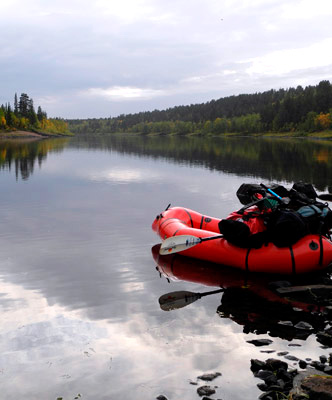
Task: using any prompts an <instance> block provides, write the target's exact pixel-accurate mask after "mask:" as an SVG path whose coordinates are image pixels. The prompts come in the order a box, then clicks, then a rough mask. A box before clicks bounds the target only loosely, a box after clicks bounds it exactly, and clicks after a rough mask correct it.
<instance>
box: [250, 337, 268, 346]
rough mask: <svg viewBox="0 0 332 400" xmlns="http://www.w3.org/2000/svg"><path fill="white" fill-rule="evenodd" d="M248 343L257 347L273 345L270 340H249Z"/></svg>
mask: <svg viewBox="0 0 332 400" xmlns="http://www.w3.org/2000/svg"><path fill="white" fill-rule="evenodd" d="M247 343H250V344H253V345H255V346H268V345H269V344H271V343H273V341H272V340H270V339H254V340H247Z"/></svg>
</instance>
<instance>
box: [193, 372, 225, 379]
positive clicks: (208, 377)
mask: <svg viewBox="0 0 332 400" xmlns="http://www.w3.org/2000/svg"><path fill="white" fill-rule="evenodd" d="M218 376H221V373H220V372H213V373H211V374H204V375H201V376H198V377H197V379H201V380H202V381H213V380H214V379H216V378H218Z"/></svg>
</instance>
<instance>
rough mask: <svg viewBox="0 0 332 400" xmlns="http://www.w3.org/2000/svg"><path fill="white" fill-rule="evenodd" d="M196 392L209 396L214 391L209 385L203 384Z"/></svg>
mask: <svg viewBox="0 0 332 400" xmlns="http://www.w3.org/2000/svg"><path fill="white" fill-rule="evenodd" d="M197 393H198V395H199V396H211V394H215V393H216V391H215V389H213V388H212V387H211V386H208V385H205V386H201V387H199V388H198V389H197Z"/></svg>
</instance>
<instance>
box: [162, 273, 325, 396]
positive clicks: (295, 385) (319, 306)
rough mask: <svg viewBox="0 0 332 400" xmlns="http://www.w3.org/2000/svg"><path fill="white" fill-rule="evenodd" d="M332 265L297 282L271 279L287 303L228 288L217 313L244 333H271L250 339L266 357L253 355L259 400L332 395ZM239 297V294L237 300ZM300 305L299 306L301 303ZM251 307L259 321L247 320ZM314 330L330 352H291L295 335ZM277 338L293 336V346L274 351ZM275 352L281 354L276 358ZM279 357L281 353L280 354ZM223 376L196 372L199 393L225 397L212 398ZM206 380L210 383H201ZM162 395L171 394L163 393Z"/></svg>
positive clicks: (273, 288) (303, 336) (303, 337)
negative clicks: (302, 354) (313, 355)
mask: <svg viewBox="0 0 332 400" xmlns="http://www.w3.org/2000/svg"><path fill="white" fill-rule="evenodd" d="M331 275H332V273H331V270H330V271H328V270H327V271H326V272H325V273H324V274H323V275H321V276H314V277H310V278H306V281H303V282H300V283H298V284H297V285H294V284H292V283H291V282H288V281H273V282H270V283H269V284H268V288H269V290H271V291H273V293H274V294H276V295H277V296H278V297H280V298H281V299H285V300H287V302H288V304H287V306H286V305H285V304H282V303H280V302H279V301H276V300H277V298H274V299H273V301H272V297H270V295H268V296H267V299H263V298H262V297H260V296H257V293H251V292H250V291H248V292H247V293H244V292H243V291H242V292H241V296H239V289H238V288H234V289H231V290H227V291H226V292H225V293H224V294H223V297H222V301H221V305H220V306H219V308H218V310H217V313H219V315H220V316H221V317H222V318H231V319H232V320H234V321H235V322H237V323H238V324H240V325H242V326H243V332H244V333H258V332H259V333H260V334H262V333H263V334H264V333H266V334H268V335H269V338H257V339H253V340H248V341H247V342H248V343H250V344H252V345H253V346H256V347H262V349H263V350H261V353H262V354H263V353H265V354H267V358H266V359H263V360H260V359H251V360H250V363H249V362H248V364H249V365H248V368H250V370H251V372H252V373H253V375H254V377H255V378H257V380H259V381H260V382H258V383H257V387H258V388H259V390H261V391H262V393H261V395H259V397H258V399H259V400H308V399H309V400H332V279H331ZM236 299H240V301H238V303H236ZM299 307H300V308H299ZM249 312H252V313H254V315H256V319H255V321H253V320H252V319H250V320H249V319H248V314H249ZM312 335H314V336H315V338H316V341H317V343H318V345H319V346H320V347H321V348H322V349H324V350H328V349H331V353H329V355H328V356H326V355H321V356H320V357H319V359H318V360H312V359H310V358H305V359H299V358H298V357H296V356H294V355H292V354H291V348H292V347H293V346H301V345H300V344H298V343H297V344H293V343H292V340H293V339H299V340H303V341H305V340H306V339H307V338H308V337H309V336H312ZM273 337H279V338H281V339H286V340H288V341H290V343H289V345H288V346H289V347H290V350H289V351H279V352H278V351H276V350H270V348H271V347H270V345H271V344H272V343H273V340H272V339H273ZM271 353H275V355H276V357H275V358H271ZM277 357H278V358H277ZM219 376H221V373H220V372H215V373H211V374H205V375H201V376H198V377H197V380H196V382H190V383H191V384H193V385H198V386H199V387H198V388H197V395H198V397H199V398H201V399H202V400H222V399H220V398H219V399H216V398H215V397H213V396H214V395H215V393H216V389H217V388H218V386H214V385H212V384H211V383H210V382H211V381H213V380H214V379H216V378H218V377H219ZM202 381H204V382H205V383H206V384H204V385H199V382H202ZM157 399H158V400H175V399H167V398H166V397H165V396H164V395H162V394H161V395H160V396H158V397H157Z"/></svg>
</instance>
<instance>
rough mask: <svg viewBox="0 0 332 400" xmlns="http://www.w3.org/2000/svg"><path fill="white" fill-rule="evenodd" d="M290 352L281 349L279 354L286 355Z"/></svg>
mask: <svg viewBox="0 0 332 400" xmlns="http://www.w3.org/2000/svg"><path fill="white" fill-rule="evenodd" d="M288 353H289V351H279V353H277V356H286V355H287V354H288Z"/></svg>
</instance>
